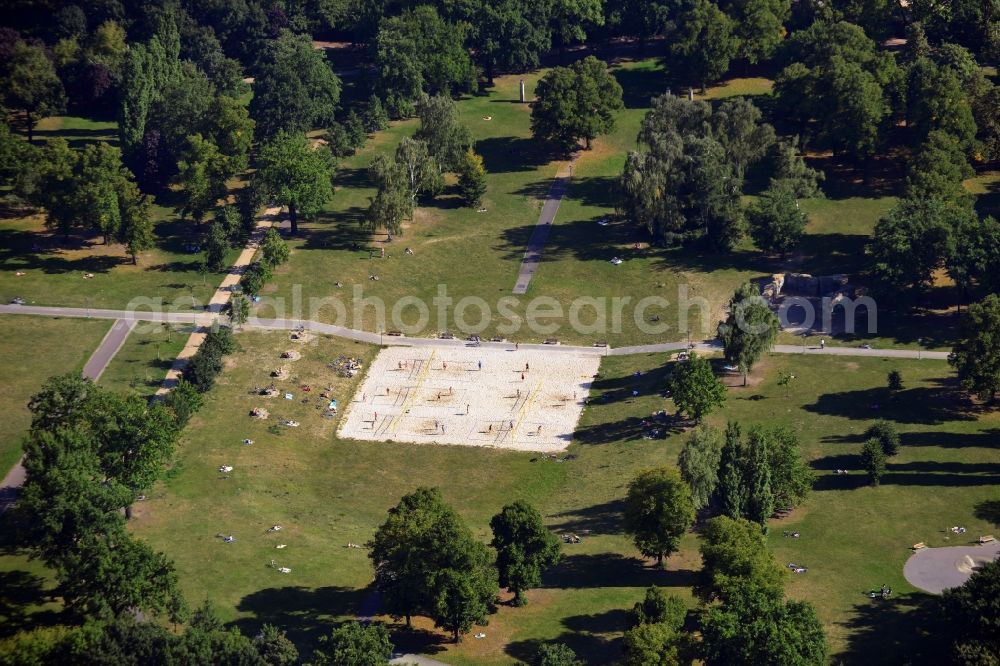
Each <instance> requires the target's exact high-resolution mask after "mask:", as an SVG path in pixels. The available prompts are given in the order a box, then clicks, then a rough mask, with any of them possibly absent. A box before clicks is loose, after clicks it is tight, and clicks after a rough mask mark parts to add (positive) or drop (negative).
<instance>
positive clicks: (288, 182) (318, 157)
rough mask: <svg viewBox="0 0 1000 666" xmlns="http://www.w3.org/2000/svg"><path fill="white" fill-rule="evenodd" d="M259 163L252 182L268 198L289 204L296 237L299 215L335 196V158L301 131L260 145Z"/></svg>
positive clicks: (312, 211) (293, 231)
mask: <svg viewBox="0 0 1000 666" xmlns="http://www.w3.org/2000/svg"><path fill="white" fill-rule="evenodd" d="M257 162H258V171H257V173H255V174H254V183H253V184H254V186H255V187H258V188H259V190H260V192H261V193H262V194H264V196H265V197H270V198H273V199H275V200H276V201H278V202H279V203H281V204H283V205H285V206H288V219H289V220H290V221H291V225H292V229H291V233H292V235H293V236H294V235H296V234H297V233H299V215H300V214H301V215H303V216H306V217H309V216H311V215H313V214H315V213H317V212H318V211H319V209H320V208H322V207H323V205H324V204H326V203H327V202H328V201H329V200H330V199H331V198H332V197H333V186H332V185H331V179H332V178H333V158H332V157H331V156H330V152H329V151H328V150H326V149H324V148H321V147H313V146H311V145H310V143H309V140H308V139H307V138H306V137H305V135H303V134H301V133H295V134H289V133H287V132H280V133H278V134H276V135H275V136H274V138H273V139H272V140H271V141H270V142H269V143H266V144H264V145H263V146H261V148H260V155H259V157H258V160H257Z"/></svg>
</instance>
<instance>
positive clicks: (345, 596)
mask: <svg viewBox="0 0 1000 666" xmlns="http://www.w3.org/2000/svg"><path fill="white" fill-rule="evenodd" d="M276 575H278V574H276ZM367 594H368V590H364V589H354V588H348V587H321V588H306V587H298V586H288V587H272V588H267V589H263V590H258V591H256V592H253V593H251V594H248V595H247V596H245V597H243V598H242V599H241V600H240V602H239V604H238V605H237V607H236V608H237V610H239V611H240V612H242V613H249V614H250V616H249V617H244V618H240V619H238V620H236V621H235V622H234V623H233V624H234V625H235V626H237V627H238V628H239V629H240V631H241V632H243V635H245V636H255V635H256V634H257V632H259V631H260V628H261V626H263V625H264V624H273V625H275V626H278V627H281V628H282V629H285V630H286V631H287V632H288V637H289V638H290V639H291V640H292V641H293V642H294V643H295V644H296V645H297V646H298V647H299V651H300V652H301V653H302V654H303V655H307V654H311V653H312V651H313V650H314V649H315V648H316V647H317V646H318V645H319V639H320V638H321V637H323V636H325V635H327V634H328V633H329V632H330V630H331V629H332V628H333V627H334V625H335V624H336V623H337V622H338V619H339V618H342V617H343V616H345V615H346V616H354V615H356V614H357V612H358V610H359V609H360V608H361V604H362V602H363V600H364V598H365V596H366V595H367Z"/></svg>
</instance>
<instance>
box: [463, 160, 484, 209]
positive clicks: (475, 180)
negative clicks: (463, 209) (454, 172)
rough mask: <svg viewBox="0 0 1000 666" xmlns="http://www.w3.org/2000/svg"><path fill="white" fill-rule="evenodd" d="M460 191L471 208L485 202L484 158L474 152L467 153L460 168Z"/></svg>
mask: <svg viewBox="0 0 1000 666" xmlns="http://www.w3.org/2000/svg"><path fill="white" fill-rule="evenodd" d="M458 189H459V192H461V194H462V199H463V200H464V201H465V204H466V205H467V206H469V207H470V208H476V207H478V206H479V205H480V204H481V203H482V202H483V197H484V196H485V195H486V169H485V168H484V167H483V158H482V157H480V156H479V155H477V154H476V153H475V152H473V150H472V148H469V150H467V151H466V153H465V155H464V157H463V158H462V161H461V163H460V164H459V168H458Z"/></svg>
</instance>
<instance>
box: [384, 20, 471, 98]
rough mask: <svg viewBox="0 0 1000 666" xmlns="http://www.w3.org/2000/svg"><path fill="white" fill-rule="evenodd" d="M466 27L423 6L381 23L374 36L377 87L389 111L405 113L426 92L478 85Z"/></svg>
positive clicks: (454, 89) (435, 92) (464, 90)
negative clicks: (376, 34) (468, 47)
mask: <svg viewBox="0 0 1000 666" xmlns="http://www.w3.org/2000/svg"><path fill="white" fill-rule="evenodd" d="M465 33H466V28H465V26H464V25H455V24H451V23H448V22H446V21H444V20H443V19H442V18H441V17H440V16H439V15H438V13H437V11H436V10H435V8H434V7H433V6H430V5H420V6H417V7H415V8H413V9H408V10H406V11H404V12H403V13H402V14H401V15H399V16H393V17H391V18H386V19H385V20H383V21H382V22H381V23H380V24H379V30H378V36H377V37H376V39H375V62H376V64H377V66H378V72H379V74H378V83H377V89H378V92H379V94H380V96H381V97H382V98H383V99H384V100H385V101H386V105H387V106H388V109H389V113H390V115H393V116H395V117H406V116H409V115H412V113H413V103H414V102H415V101H416V100H417V99H419V98H420V95H421V93H427V94H431V95H434V94H444V95H450V94H453V93H455V92H459V91H461V92H467V91H469V92H471V91H474V90H475V89H476V88H477V87H478V83H477V80H476V79H477V73H476V68H475V66H474V65H473V64H472V60H471V58H470V57H469V52H468V51H467V50H466V49H465V46H464V44H463V42H464V40H465Z"/></svg>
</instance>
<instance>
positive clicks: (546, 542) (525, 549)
mask: <svg viewBox="0 0 1000 666" xmlns="http://www.w3.org/2000/svg"><path fill="white" fill-rule="evenodd" d="M490 528H491V529H492V530H493V542H492V543H491V544H490V545H491V546H493V548H494V549H496V551H497V559H496V567H497V572H498V573H499V576H500V585H501V586H503V587H506V588H508V589H510V591H511V592H513V593H514V605H515V606H523V605H525V604H526V603H527V599H525V597H524V591H525V590H527V589H529V588H532V587H536V586H537V585H538V584H539V583H540V582H541V580H542V571H543V570H544V569H545V568H547V567H550V566H553V565H555V564H556V563H557V562H558V561H559V557H560V548H559V541H558V540H557V539H556V537H555V535H553V534H552V532H550V531H549V530H548V528H546V527H545V525H544V523H543V522H542V515H541V514H540V513H538V510H537V509H535V508H534V507H533V506H531V505H530V504H528V503H526V502H523V501H520V500H518V501H516V502H514V503H512V504H507V505H506V506H504V507H503V508H502V509H501V510H500V513H498V514H497V515H495V516H493V518H492V519H491V520H490Z"/></svg>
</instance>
